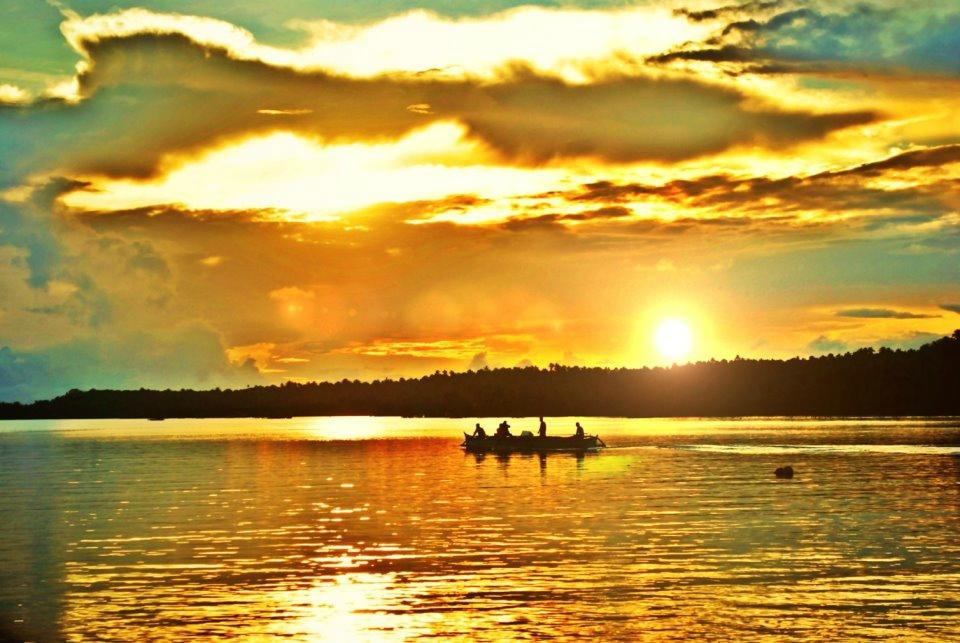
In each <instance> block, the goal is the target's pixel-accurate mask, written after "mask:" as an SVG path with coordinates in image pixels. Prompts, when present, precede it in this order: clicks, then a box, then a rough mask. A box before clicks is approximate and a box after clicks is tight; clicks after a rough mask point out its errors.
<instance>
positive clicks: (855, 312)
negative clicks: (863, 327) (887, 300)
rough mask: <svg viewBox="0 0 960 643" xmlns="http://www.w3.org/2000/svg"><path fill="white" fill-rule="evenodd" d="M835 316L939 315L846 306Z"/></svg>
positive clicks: (861, 317) (902, 316)
mask: <svg viewBox="0 0 960 643" xmlns="http://www.w3.org/2000/svg"><path fill="white" fill-rule="evenodd" d="M836 315H837V317H855V318H859V319H930V318H933V317H939V315H927V314H924V313H911V312H909V311H904V310H891V309H889V308H846V309H844V310H838V311H837V312H836Z"/></svg>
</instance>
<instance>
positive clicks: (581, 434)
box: [573, 422, 584, 440]
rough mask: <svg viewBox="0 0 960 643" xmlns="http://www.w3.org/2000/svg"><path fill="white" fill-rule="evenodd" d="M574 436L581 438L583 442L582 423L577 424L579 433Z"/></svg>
mask: <svg viewBox="0 0 960 643" xmlns="http://www.w3.org/2000/svg"><path fill="white" fill-rule="evenodd" d="M573 435H574V437H577V438H580V439H581V440H582V439H583V437H584V433H583V427H582V426H580V423H579V422H577V432H576V433H574V434H573Z"/></svg>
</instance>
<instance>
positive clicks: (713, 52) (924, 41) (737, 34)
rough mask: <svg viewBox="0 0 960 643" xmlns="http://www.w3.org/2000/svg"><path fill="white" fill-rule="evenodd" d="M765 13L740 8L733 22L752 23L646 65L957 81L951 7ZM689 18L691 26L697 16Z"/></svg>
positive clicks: (959, 23)
mask: <svg viewBox="0 0 960 643" xmlns="http://www.w3.org/2000/svg"><path fill="white" fill-rule="evenodd" d="M767 9H769V7H762V8H761V7H755V8H752V9H751V8H749V6H747V5H744V7H743V8H742V9H741V10H740V11H739V12H736V13H735V14H734V15H738V16H743V15H744V14H747V15H751V14H752V17H740V18H738V19H736V20H732V21H731V22H729V23H728V24H727V25H726V26H725V27H724V28H723V29H722V30H720V32H719V34H718V35H717V36H716V37H714V38H711V39H709V40H707V41H705V42H702V43H691V44H690V45H687V46H685V47H683V48H681V49H679V50H677V51H674V52H668V53H667V54H664V55H661V56H655V57H652V58H650V59H649V62H651V63H654V64H664V63H670V62H673V61H677V60H695V61H711V62H735V63H744V64H746V67H745V69H746V70H747V71H751V72H763V73H784V72H795V73H796V72H813V73H824V72H827V73H829V72H831V71H840V72H850V71H857V70H859V71H860V72H861V73H863V72H882V73H894V74H896V73H900V72H902V71H904V70H909V71H910V72H913V73H917V72H919V73H932V74H958V73H960V57H958V56H957V55H956V52H957V51H960V11H957V9H956V7H955V6H951V5H949V3H943V4H942V5H940V6H937V5H936V4H934V5H926V6H911V7H909V8H907V7H878V6H873V5H870V4H866V3H861V4H856V5H854V6H853V7H851V8H848V9H845V10H836V11H830V10H816V9H811V8H800V9H791V10H787V11H782V12H780V13H776V14H774V15H772V16H770V15H769V12H768V11H766V10H767ZM705 13H706V15H707V17H710V15H709V12H705ZM687 15H688V16H691V17H690V19H692V20H696V19H697V18H696V16H697V13H696V12H693V13H692V15H691V14H690V13H688V14H687ZM713 17H714V18H720V17H723V16H722V14H718V15H716V16H713ZM704 19H706V18H704Z"/></svg>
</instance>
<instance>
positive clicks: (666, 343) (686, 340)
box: [653, 318, 693, 362]
mask: <svg viewBox="0 0 960 643" xmlns="http://www.w3.org/2000/svg"><path fill="white" fill-rule="evenodd" d="M653 343H654V344H655V345H656V347H657V350H658V351H659V352H660V354H661V355H663V356H664V357H666V358H667V359H669V360H671V361H674V362H675V361H679V360H682V359H683V358H684V357H686V356H687V355H689V354H690V349H691V348H692V347H693V332H692V331H691V330H690V325H689V324H688V323H687V322H686V321H684V320H682V319H675V318H670V319H664V320H663V321H661V322H660V324H659V325H658V326H657V329H656V331H655V332H654V336H653Z"/></svg>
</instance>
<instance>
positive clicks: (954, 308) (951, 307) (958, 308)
mask: <svg viewBox="0 0 960 643" xmlns="http://www.w3.org/2000/svg"><path fill="white" fill-rule="evenodd" d="M940 308H942V309H944V310H948V311H950V312H951V313H957V314H960V304H940Z"/></svg>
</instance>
